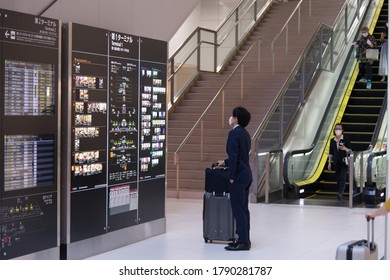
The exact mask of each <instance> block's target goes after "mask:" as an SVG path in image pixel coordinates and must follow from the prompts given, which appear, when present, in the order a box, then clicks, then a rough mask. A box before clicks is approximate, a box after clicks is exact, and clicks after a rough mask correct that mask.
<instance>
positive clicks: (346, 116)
mask: <svg viewBox="0 0 390 280" xmlns="http://www.w3.org/2000/svg"><path fill="white" fill-rule="evenodd" d="M387 14H388V1H384V3H383V6H382V8H381V11H380V14H379V16H378V18H377V20H376V23H374V24H375V27H374V31H373V35H374V36H375V38H376V39H377V40H378V42H379V38H380V33H381V31H382V30H384V29H385V27H386V22H387ZM378 66H379V61H375V62H374V65H373V68H372V70H373V77H372V89H366V87H365V86H366V84H365V83H360V82H359V77H358V76H357V71H355V75H352V80H351V82H352V84H350V86H349V90H350V96H349V98H347V99H346V102H345V104H344V103H343V104H341V107H342V106H345V110H344V111H343V114H342V115H340V116H339V118H338V120H339V121H337V122H341V123H342V124H343V125H344V130H345V135H347V136H348V137H349V138H350V140H351V148H352V150H353V151H354V154H355V155H356V154H358V153H359V151H365V150H368V149H369V147H370V145H371V143H373V142H372V141H373V140H374V139H373V136H374V132H375V129H376V126H377V123H378V121H380V117H381V114H382V113H383V110H381V109H382V107H383V105H384V104H386V103H387V100H386V91H387V82H381V81H380V80H381V78H382V77H381V76H379V75H378ZM353 80H355V82H354V84H353ZM341 111H342V110H341ZM340 117H341V118H340ZM331 131H332V130H331ZM327 142H329V141H327ZM325 144H326V143H323V144H322V145H325ZM312 151H313V150H312V149H307V150H300V151H296V153H295V152H291V153H290V152H289V153H290V154H289V155H288V156H289V157H290V159H287V160H286V164H285V170H292V169H293V168H295V169H296V168H297V167H298V166H300V167H301V169H302V170H303V169H305V168H309V167H310V166H312V165H315V164H317V166H322V168H321V169H320V170H322V171H320V175H319V176H318V175H317V176H318V179H314V180H312V179H311V180H310V179H306V182H305V180H304V181H300V182H298V183H293V184H291V185H293V186H294V189H295V190H294V192H295V198H304V199H305V200H306V199H307V200H309V199H311V200H313V201H314V200H315V201H317V202H318V203H317V204H324V203H322V202H323V201H327V200H328V201H333V202H335V203H336V204H337V205H340V203H339V202H338V201H337V193H338V192H337V186H336V178H335V172H334V171H328V170H327V160H326V158H325V157H324V156H322V159H321V160H320V161H319V163H318V162H316V160H315V157H314V156H312V157H311V159H309V160H306V163H305V164H302V163H299V162H298V161H299V159H298V160H297V159H294V161H295V166H294V165H293V164H291V163H290V164H289V163H288V161H289V160H290V161H292V158H293V157H294V156H299V153H301V155H303V156H305V155H308V154H310V153H312ZM294 153H295V154H294ZM286 158H287V157H286ZM318 164H319V165H318ZM305 166H306V167H305ZM290 173H291V172H290ZM317 174H318V171H317ZM307 178H308V177H307ZM285 181H287V182H291V180H285ZM291 185H288V187H291ZM354 186H355V188H354V201H359V200H361V194H359V192H358V190H357V189H356V184H354ZM348 190H349V185H348V179H347V186H346V192H345V194H344V196H345V197H344V199H345V200H348V196H349V193H348ZM321 201H322V202H321ZM345 203H346V202H345ZM308 204H313V203H308ZM314 204H316V203H314ZM325 204H327V203H325Z"/></svg>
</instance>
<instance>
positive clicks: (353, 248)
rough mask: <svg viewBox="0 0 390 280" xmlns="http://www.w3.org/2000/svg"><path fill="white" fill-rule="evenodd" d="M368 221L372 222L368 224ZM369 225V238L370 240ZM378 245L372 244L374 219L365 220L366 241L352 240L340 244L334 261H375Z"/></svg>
mask: <svg viewBox="0 0 390 280" xmlns="http://www.w3.org/2000/svg"><path fill="white" fill-rule="evenodd" d="M370 220H372V222H371V223H370ZM370 224H371V229H372V230H371V238H370ZM377 259H378V245H377V244H376V243H375V242H374V219H370V218H367V239H361V240H352V241H348V242H345V243H343V244H341V245H340V246H339V247H338V248H337V251H336V260H377Z"/></svg>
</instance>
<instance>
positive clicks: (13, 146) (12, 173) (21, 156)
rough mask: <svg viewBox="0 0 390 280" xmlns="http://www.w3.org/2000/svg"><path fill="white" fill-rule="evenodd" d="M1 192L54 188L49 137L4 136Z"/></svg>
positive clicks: (51, 139) (52, 151) (50, 139)
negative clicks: (2, 185) (45, 187)
mask: <svg viewBox="0 0 390 280" xmlns="http://www.w3.org/2000/svg"><path fill="white" fill-rule="evenodd" d="M4 140H5V147H4V190H5V191H6V192H7V191H13V190H19V189H28V188H36V187H42V186H50V185H54V178H55V177H54V172H55V162H54V161H55V152H54V137H53V136H52V135H5V136H4Z"/></svg>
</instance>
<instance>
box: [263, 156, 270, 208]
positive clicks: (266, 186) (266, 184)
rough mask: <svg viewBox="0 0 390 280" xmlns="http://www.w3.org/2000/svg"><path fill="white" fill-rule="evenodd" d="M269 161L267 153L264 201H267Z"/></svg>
mask: <svg viewBox="0 0 390 280" xmlns="http://www.w3.org/2000/svg"><path fill="white" fill-rule="evenodd" d="M270 163H271V155H270V153H267V158H266V160H265V190H264V192H265V193H264V197H265V203H266V204H268V203H269V175H270V174H269V173H270Z"/></svg>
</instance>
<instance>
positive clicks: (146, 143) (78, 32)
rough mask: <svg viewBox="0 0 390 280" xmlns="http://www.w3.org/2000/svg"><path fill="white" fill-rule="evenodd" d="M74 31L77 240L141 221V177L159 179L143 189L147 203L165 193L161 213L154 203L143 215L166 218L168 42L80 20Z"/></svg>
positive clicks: (73, 207) (74, 212) (73, 233)
mask: <svg viewBox="0 0 390 280" xmlns="http://www.w3.org/2000/svg"><path fill="white" fill-rule="evenodd" d="M69 30H70V31H71V36H70V37H71V49H72V57H71V64H72V65H71V68H72V88H71V93H72V94H71V95H72V97H71V98H72V101H71V104H72V111H71V116H70V118H71V120H70V122H71V124H72V125H71V134H72V135H71V137H72V144H71V151H70V153H71V155H70V157H71V160H70V161H71V174H72V178H71V181H72V183H71V186H70V190H69V191H70V193H71V196H70V197H71V200H72V201H71V230H70V233H71V241H72V242H75V241H78V240H81V239H85V238H90V237H93V236H97V235H99V234H102V232H107V231H114V230H118V229H121V228H125V227H129V226H132V225H136V224H138V223H140V222H142V221H141V220H140V219H139V216H140V215H141V213H140V181H142V180H145V181H148V182H151V183H146V185H148V184H151V185H155V184H154V183H153V181H154V180H156V185H157V187H156V192H155V190H153V188H147V187H146V188H144V190H146V189H148V192H151V193H150V194H148V192H144V193H143V197H144V201H145V202H146V203H148V202H149V201H155V200H159V199H160V201H159V202H158V203H157V205H158V208H159V209H157V211H158V214H155V215H154V214H150V213H149V212H150V211H151V212H153V211H154V210H153V209H149V210H148V211H147V212H148V213H147V215H146V216H145V218H146V219H145V221H150V219H151V218H153V217H160V218H161V209H160V206H161V205H164V200H165V193H164V192H165V187H163V189H161V187H160V184H161V182H165V158H166V152H165V150H166V60H167V44H166V42H161V41H157V40H151V39H148V38H141V37H138V36H134V35H130V34H124V33H120V32H114V31H108V30H103V29H98V28H94V27H89V26H84V25H80V24H71V25H70V27H69ZM143 46H145V48H146V50H145V52H143V50H142V48H143ZM140 55H141V56H140ZM161 55H162V57H161ZM141 57H142V59H141ZM162 185H163V186H165V183H162ZM148 186H149V185H148ZM149 195H150V197H149ZM162 215H164V213H162Z"/></svg>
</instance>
